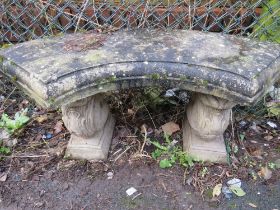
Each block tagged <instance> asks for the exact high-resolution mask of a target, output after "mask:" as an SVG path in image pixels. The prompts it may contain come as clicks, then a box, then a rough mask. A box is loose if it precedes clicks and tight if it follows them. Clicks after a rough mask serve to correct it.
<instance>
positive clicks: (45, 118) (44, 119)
mask: <svg viewBox="0 0 280 210" xmlns="http://www.w3.org/2000/svg"><path fill="white" fill-rule="evenodd" d="M47 119H48V115H46V114H44V115H40V116H39V117H36V119H35V120H36V121H37V122H38V123H43V122H45V121H46V120H47Z"/></svg>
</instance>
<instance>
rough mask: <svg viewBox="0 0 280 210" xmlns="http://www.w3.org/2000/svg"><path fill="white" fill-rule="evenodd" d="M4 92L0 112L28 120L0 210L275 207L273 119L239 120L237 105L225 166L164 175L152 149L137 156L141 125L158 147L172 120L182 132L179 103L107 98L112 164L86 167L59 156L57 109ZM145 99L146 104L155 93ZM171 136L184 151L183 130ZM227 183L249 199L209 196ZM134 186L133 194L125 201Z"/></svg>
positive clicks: (5, 176)
mask: <svg viewBox="0 0 280 210" xmlns="http://www.w3.org/2000/svg"><path fill="white" fill-rule="evenodd" d="M11 91H12V94H10V93H11ZM2 92H4V93H1V94H2V95H3V96H4V97H5V98H6V99H7V100H4V102H2V104H1V108H2V110H0V111H2V113H3V112H5V113H7V114H8V115H9V116H13V115H14V114H15V113H16V112H17V111H19V110H21V109H23V108H28V110H29V113H28V115H29V116H30V118H31V120H30V121H29V122H28V124H27V125H26V126H25V127H24V128H23V129H21V130H20V131H17V132H16V133H15V134H13V135H12V136H11V137H10V139H11V140H14V139H16V143H15V144H14V145H13V146H12V148H11V150H12V152H11V154H9V155H3V154H2V155H1V160H0V180H1V181H0V209H3V210H9V209H77V210H78V209H102V210H103V209H114V210H115V209H116V210H118V209H198V210H200V209H242V210H243V209H260V210H266V209H267V210H276V209H280V179H279V178H280V173H279V172H280V169H279V168H277V166H276V164H275V163H276V162H277V161H279V158H280V135H279V134H280V123H279V121H278V120H277V119H276V118H271V117H270V118H268V117H267V116H265V117H262V118H258V117H256V116H252V115H251V114H250V112H248V110H245V111H246V116H244V115H242V114H240V113H241V111H242V110H243V111H244V108H242V107H239V108H238V109H239V110H237V111H236V112H235V114H234V121H233V122H232V126H229V128H228V130H227V131H226V132H225V139H227V142H228V143H227V145H228V146H227V147H228V149H229V150H228V152H229V157H230V164H214V163H202V162H197V163H196V164H195V165H194V166H189V167H187V168H186V167H183V166H180V165H178V164H176V165H174V166H173V167H171V168H168V169H162V168H160V167H159V160H155V159H153V158H152V157H151V152H152V151H154V150H155V147H154V146H153V145H148V144H144V150H143V151H141V147H142V146H143V135H141V126H143V125H145V127H146V128H147V130H148V133H149V134H148V137H149V138H150V139H157V140H158V141H159V142H162V141H163V140H162V139H163V137H162V131H161V130H160V127H161V125H163V124H164V123H166V122H170V121H172V122H176V123H178V125H179V126H180V127H181V121H182V116H183V114H182V113H184V104H182V103H181V102H180V103H179V102H178V101H177V102H178V103H177V104H176V103H173V102H174V101H173V102H172V105H170V104H166V103H165V102H166V101H163V100H161V99H156V100H153V103H152V104H151V103H149V104H147V103H146V102H145V100H143V101H144V103H142V104H141V105H139V104H137V103H136V101H137V100H136V99H137V98H139V97H140V96H139V95H137V94H142V95H143V91H142V90H140V91H138V92H137V91H132V92H125V93H117V94H113V95H111V96H108V99H107V100H108V103H109V104H110V105H111V108H112V112H113V113H114V115H115V116H116V119H117V125H116V128H115V131H114V136H113V142H112V146H111V149H110V152H109V158H108V160H107V161H100V162H91V161H81V160H80V161H79V160H70V159H68V158H67V157H65V156H64V152H65V148H66V145H67V142H68V140H69V137H70V134H69V133H68V131H67V130H66V129H65V127H64V126H63V123H62V120H61V113H60V111H59V110H44V109H40V108H38V107H36V106H35V105H34V104H33V103H32V102H31V101H30V100H29V99H28V97H26V96H25V95H23V94H22V93H21V92H20V91H18V90H17V89H14V88H13V86H12V85H11V84H8V83H5V84H4V85H3V88H2ZM153 94H154V92H153ZM144 95H146V96H147V94H146V92H145V94H144ZM148 95H149V97H147V98H146V99H147V101H149V102H150V101H151V98H150V97H151V96H152V95H150V94H148ZM159 96H160V94H159V95H157V96H156V97H155V98H157V97H159ZM153 97H154V96H153ZM175 102H176V100H175ZM3 104H4V105H3ZM159 104H161V105H160V106H159ZM162 104H164V105H163V106H162ZM154 108H155V109H154ZM269 123H270V124H271V123H273V124H274V125H275V126H276V127H271V125H270V124H269ZM171 138H172V139H175V140H177V141H178V145H182V140H181V139H182V131H181V130H180V131H178V132H175V133H174V134H173V135H172V136H171ZM278 166H279V165H278ZM232 178H239V179H240V180H241V181H242V189H243V190H244V191H245V192H246V195H244V196H242V197H238V196H236V195H234V194H232V197H231V198H230V199H228V198H226V197H225V195H224V194H223V193H221V194H220V195H219V196H218V197H214V198H213V196H212V192H213V188H214V187H215V186H216V185H217V184H219V183H222V184H223V186H225V185H226V182H227V181H228V180H230V179H232ZM131 187H134V188H135V189H136V190H137V192H136V193H134V194H133V195H132V196H127V194H126V190H127V189H129V188H131Z"/></svg>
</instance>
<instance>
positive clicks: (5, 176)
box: [0, 173, 8, 182]
mask: <svg viewBox="0 0 280 210" xmlns="http://www.w3.org/2000/svg"><path fill="white" fill-rule="evenodd" d="M7 178H8V174H7V173H3V174H1V175H0V182H5V181H6V180H7Z"/></svg>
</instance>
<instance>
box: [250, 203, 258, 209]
mask: <svg viewBox="0 0 280 210" xmlns="http://www.w3.org/2000/svg"><path fill="white" fill-rule="evenodd" d="M248 205H249V206H251V207H252V208H257V205H255V204H253V203H248Z"/></svg>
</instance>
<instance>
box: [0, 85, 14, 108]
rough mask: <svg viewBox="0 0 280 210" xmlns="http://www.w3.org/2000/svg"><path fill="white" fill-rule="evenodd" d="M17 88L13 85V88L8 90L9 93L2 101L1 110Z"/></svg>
mask: <svg viewBox="0 0 280 210" xmlns="http://www.w3.org/2000/svg"><path fill="white" fill-rule="evenodd" d="M16 89H17V87H14V89H13V90H12V91H11V92H10V94H9V95H8V96H7V98H6V99H5V101H4V102H3V103H2V105H1V107H0V110H2V109H3V108H4V104H5V103H6V101H7V100H8V99H9V98H10V97H11V95H12V94H13V93H14V92H15V90H16Z"/></svg>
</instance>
